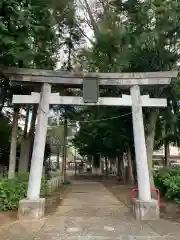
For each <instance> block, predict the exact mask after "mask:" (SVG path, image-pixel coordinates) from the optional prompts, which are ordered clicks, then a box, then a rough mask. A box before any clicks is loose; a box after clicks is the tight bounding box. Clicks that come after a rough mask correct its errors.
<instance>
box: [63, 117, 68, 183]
mask: <svg viewBox="0 0 180 240" xmlns="http://www.w3.org/2000/svg"><path fill="white" fill-rule="evenodd" d="M67 131H68V126H67V117H66V116H65V119H64V138H63V159H62V180H63V182H64V181H65V180H66V157H67Z"/></svg>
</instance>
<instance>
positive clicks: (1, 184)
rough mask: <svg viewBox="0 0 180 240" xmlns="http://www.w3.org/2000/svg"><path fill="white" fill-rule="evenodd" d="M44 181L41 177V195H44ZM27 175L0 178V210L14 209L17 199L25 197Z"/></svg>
mask: <svg viewBox="0 0 180 240" xmlns="http://www.w3.org/2000/svg"><path fill="white" fill-rule="evenodd" d="M46 186H47V185H46V181H45V179H42V184H41V196H45V195H46ZM27 187H28V175H27V174H26V175H21V176H18V177H16V178H13V179H7V178H1V179H0V211H8V210H16V209H17V208H18V205H19V201H20V200H21V199H23V198H25V197H26V193H27Z"/></svg>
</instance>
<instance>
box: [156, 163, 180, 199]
mask: <svg viewBox="0 0 180 240" xmlns="http://www.w3.org/2000/svg"><path fill="white" fill-rule="evenodd" d="M154 182H155V186H156V187H157V188H158V189H159V190H160V192H161V195H162V196H165V197H166V198H168V199H170V200H174V201H176V202H177V203H180V168H179V167H174V168H163V169H160V170H158V171H155V173H154Z"/></svg>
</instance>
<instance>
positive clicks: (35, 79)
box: [3, 68, 177, 220]
mask: <svg viewBox="0 0 180 240" xmlns="http://www.w3.org/2000/svg"><path fill="white" fill-rule="evenodd" d="M3 72H4V73H5V74H7V75H9V76H10V80H11V81H12V82H13V81H14V82H15V84H18V83H21V84H22V82H24V83H27V84H32V83H33V84H36V85H38V86H39V85H42V88H41V93H40V94H38V93H32V94H31V95H20V96H18V95H14V96H13V103H14V104H20V103H23V104H33V103H37V104H38V103H39V109H38V116H37V118H38V121H37V126H36V132H35V138H34V147H33V154H32V159H31V170H30V177H29V185H28V193H27V199H25V200H22V201H20V206H19V209H20V214H21V215H26V213H27V211H28V215H29V216H31V217H32V216H33V217H34V218H39V217H41V216H43V213H44V200H42V199H40V198H39V194H40V186H41V177H42V167H43V156H44V148H45V141H46V133H47V125H48V114H49V105H50V104H62V105H66V104H68V105H72V104H73V105H106V106H131V107H132V120H133V131H134V144H135V153H136V165H137V177H138V190H139V198H138V199H137V201H135V203H134V207H135V212H136V217H137V218H140V219H142V220H150V219H156V218H157V217H158V216H159V210H158V203H157V201H154V200H152V199H151V188H150V180H149V171H148V164H147V153H146V145H145V134H144V124H143V114H142V107H165V106H166V105H167V103H166V99H156V98H150V97H149V96H148V95H144V96H141V95H140V87H139V86H148V85H155V86H156V87H157V85H167V84H170V82H171V78H172V77H176V76H177V72H154V73H153V72H150V73H70V72H60V71H57V72H54V71H50V70H37V69H13V68H11V69H7V70H4V71H3ZM84 78H85V79H86V78H87V80H89V79H92V80H94V79H98V80H99V86H104V87H108V86H125V87H128V88H130V95H122V97H120V98H98V101H97V102H96V103H85V102H84V101H83V98H81V97H68V96H60V95H59V94H57V93H56V94H54V93H51V85H52V84H54V85H58V84H59V85H63V86H64V85H66V87H68V86H70V87H71V86H78V87H79V85H82V84H83V81H84V80H83V79H84ZM87 82H88V81H87ZM94 83H95V81H92V85H93V86H95V84H94ZM88 84H89V82H88ZM88 86H90V85H88ZM87 90H88V89H87V86H86V93H87V92H88V91H87ZM91 91H92V89H91ZM91 97H92V96H90V98H91ZM32 206H35V207H36V211H33V210H34V209H33V207H32Z"/></svg>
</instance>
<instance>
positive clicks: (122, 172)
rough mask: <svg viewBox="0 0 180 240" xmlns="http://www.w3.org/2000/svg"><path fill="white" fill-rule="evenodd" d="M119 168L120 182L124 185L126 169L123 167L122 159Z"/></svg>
mask: <svg viewBox="0 0 180 240" xmlns="http://www.w3.org/2000/svg"><path fill="white" fill-rule="evenodd" d="M120 167H121V176H122V181H123V182H124V183H126V172H125V171H126V168H125V166H124V159H123V161H121V164H120Z"/></svg>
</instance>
